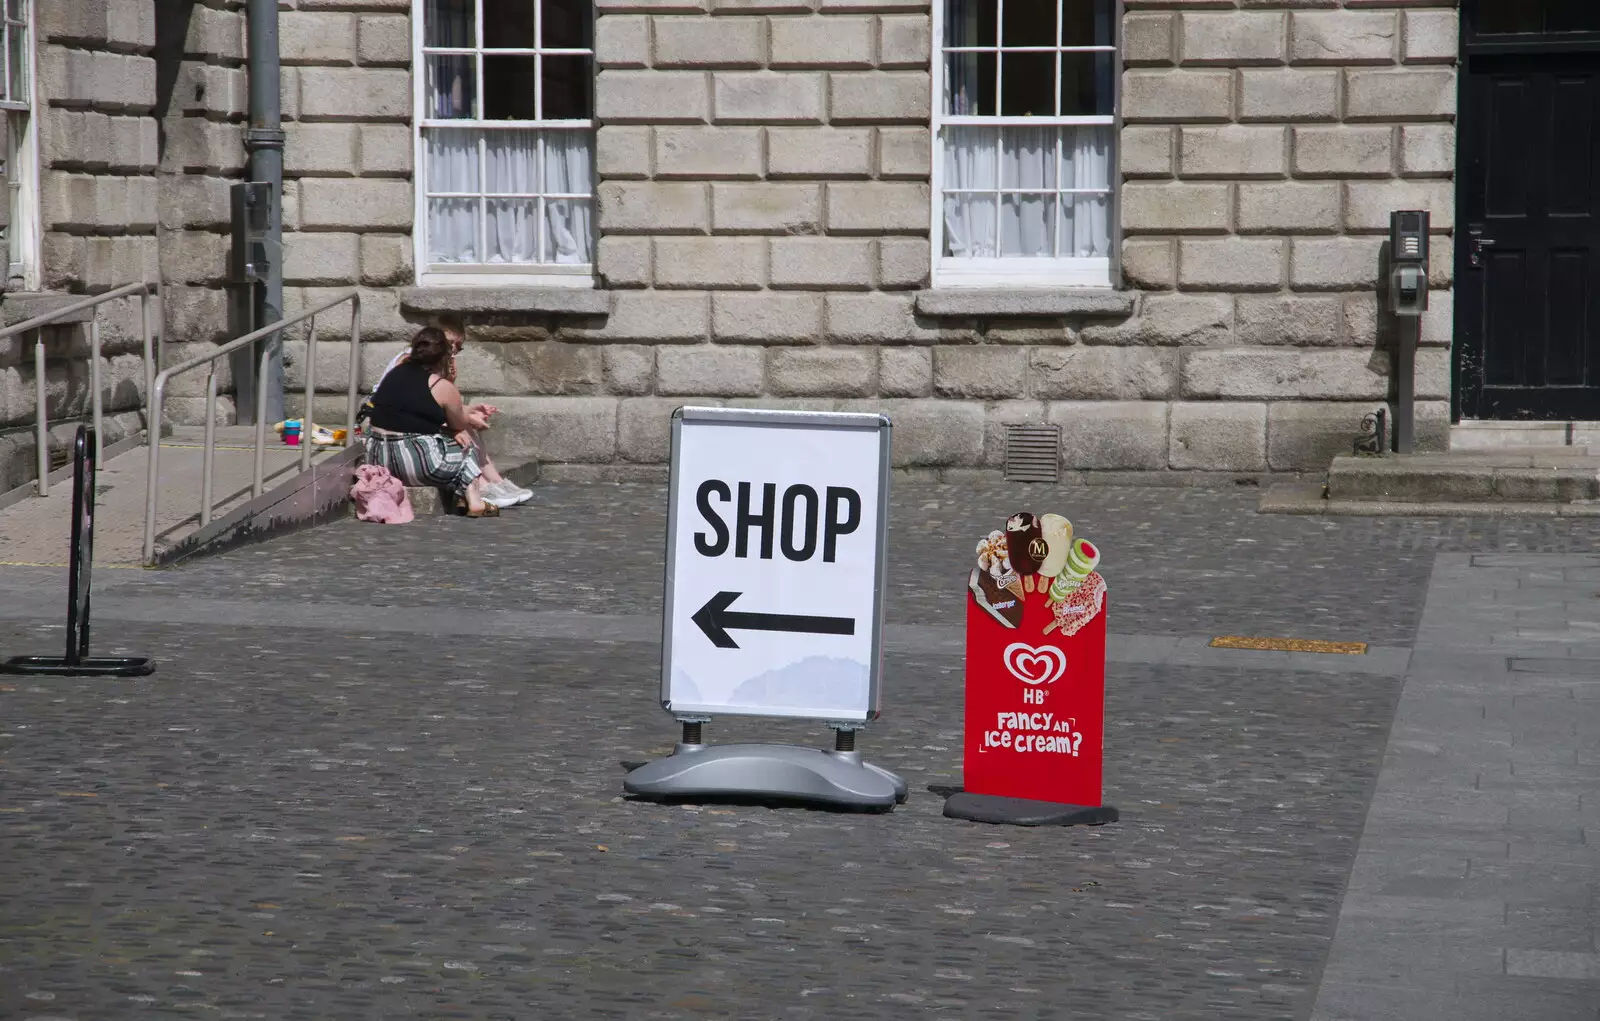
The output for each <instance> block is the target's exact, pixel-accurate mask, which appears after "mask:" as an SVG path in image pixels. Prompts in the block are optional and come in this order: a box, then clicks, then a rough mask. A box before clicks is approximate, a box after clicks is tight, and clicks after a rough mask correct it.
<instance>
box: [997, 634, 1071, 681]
mask: <svg viewBox="0 0 1600 1021" xmlns="http://www.w3.org/2000/svg"><path fill="white" fill-rule="evenodd" d="M1005 661H1006V669H1007V670H1009V671H1011V676H1013V677H1015V678H1016V679H1017V680H1019V681H1021V682H1022V683H1023V684H1054V683H1055V682H1056V681H1057V680H1058V679H1059V678H1060V677H1061V675H1062V674H1064V673H1066V672H1067V654H1066V653H1064V652H1062V651H1061V650H1060V649H1058V648H1056V647H1055V646H1054V645H1041V646H1039V647H1038V648H1034V647H1033V646H1031V645H1029V644H1027V643H1026V642H1013V643H1011V644H1010V645H1008V646H1006V651H1005Z"/></svg>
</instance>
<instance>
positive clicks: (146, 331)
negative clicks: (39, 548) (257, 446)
mask: <svg viewBox="0 0 1600 1021" xmlns="http://www.w3.org/2000/svg"><path fill="white" fill-rule="evenodd" d="M135 294H137V295H138V296H139V330H140V336H141V338H142V339H143V341H144V397H145V408H146V415H145V420H144V424H145V429H146V431H147V432H148V433H149V435H150V443H151V446H152V447H154V446H155V445H156V444H157V443H159V437H158V436H157V433H159V432H160V430H159V429H156V428H153V427H152V426H151V423H152V422H153V421H155V419H153V418H152V417H151V416H150V415H149V414H148V410H149V407H150V404H149V401H150V394H151V390H152V387H153V385H154V378H155V368H156V352H155V342H154V340H153V339H152V337H151V333H150V299H151V297H152V296H154V297H160V295H161V285H160V284H125V285H123V286H122V287H118V288H116V289H115V290H110V291H107V292H105V293H104V294H97V295H95V296H94V297H92V298H85V299H83V300H82V301H75V302H73V303H72V304H70V305H67V306H64V307H62V308H58V309H56V310H55V311H54V312H46V313H44V314H43V315H37V316H34V317H33V318H32V319H26V320H23V321H22V322H20V323H18V324H17V325H15V326H7V327H6V328H5V329H3V330H0V340H5V339H6V338H7V337H14V336H16V335H17V334H19V333H26V332H28V331H29V330H37V331H39V332H38V335H37V336H36V337H35V338H34V344H33V375H34V385H35V387H36V388H37V391H36V397H35V400H36V402H37V404H38V409H37V412H38V422H37V423H36V428H37V429H38V444H39V493H38V495H39V496H49V495H50V423H49V419H48V415H47V409H46V406H45V405H46V397H47V389H48V388H47V387H46V385H45V365H44V329H43V328H44V327H46V326H52V325H56V324H57V323H58V322H59V320H61V319H63V318H65V317H66V316H69V315H73V314H74V313H77V312H82V311H83V310H84V309H87V308H94V307H95V306H97V305H103V304H105V303H106V302H108V301H115V300H116V299H118V298H126V297H130V296H131V295H135ZM89 387H90V390H91V391H92V393H91V394H90V398H89V400H90V409H91V411H90V414H91V415H92V416H93V418H94V456H95V463H96V464H99V463H101V462H102V461H103V460H104V458H103V457H102V456H101V455H102V454H103V453H104V452H105V435H106V431H105V429H104V428H102V422H101V418H102V411H101V394H100V317H99V316H98V315H97V316H94V317H93V318H91V319H90V320H89Z"/></svg>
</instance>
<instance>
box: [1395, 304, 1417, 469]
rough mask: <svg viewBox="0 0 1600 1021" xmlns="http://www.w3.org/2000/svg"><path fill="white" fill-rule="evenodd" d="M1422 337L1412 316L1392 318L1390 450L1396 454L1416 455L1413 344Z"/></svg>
mask: <svg viewBox="0 0 1600 1021" xmlns="http://www.w3.org/2000/svg"><path fill="white" fill-rule="evenodd" d="M1421 335H1422V320H1421V319H1420V318H1418V317H1416V316H1396V317H1395V345H1396V348H1397V350H1396V351H1395V358H1394V385H1395V389H1396V391H1397V392H1396V394H1395V415H1394V450H1395V453H1397V454H1411V453H1415V451H1416V435H1417V412H1416V407H1417V343H1418V341H1419V340H1420V339H1421Z"/></svg>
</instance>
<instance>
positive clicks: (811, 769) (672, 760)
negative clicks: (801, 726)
mask: <svg viewBox="0 0 1600 1021" xmlns="http://www.w3.org/2000/svg"><path fill="white" fill-rule="evenodd" d="M622 789H623V790H625V791H627V792H628V793H629V794H633V795H637V796H639V797H644V798H685V799H692V798H754V799H769V798H770V799H772V800H775V801H799V802H809V803H814V804H821V805H831V806H839V807H845V808H878V809H890V808H893V807H894V806H895V805H898V804H900V803H902V802H904V801H905V800H906V782H905V781H904V780H902V779H900V778H899V777H898V776H895V775H894V774H893V773H891V772H889V771H888V770H885V769H879V768H878V767H877V766H874V765H872V764H871V763H867V762H862V761H861V753H860V752H834V751H822V750H821V749H817V748H799V747H795V746H793V745H771V744H726V745H703V744H702V745H689V744H680V745H678V746H677V748H676V749H674V751H673V753H672V754H671V755H669V756H667V757H666V758H664V759H656V760H655V761H654V762H647V763H645V764H644V765H642V766H640V767H639V768H637V769H635V770H633V771H631V772H630V773H628V775H627V776H626V777H624V778H623V781H622Z"/></svg>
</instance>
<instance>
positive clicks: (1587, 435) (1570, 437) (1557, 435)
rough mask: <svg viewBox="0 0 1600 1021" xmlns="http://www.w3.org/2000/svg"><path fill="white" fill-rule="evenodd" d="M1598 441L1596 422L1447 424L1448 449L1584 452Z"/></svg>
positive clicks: (1599, 441) (1599, 424) (1598, 427)
mask: <svg viewBox="0 0 1600 1021" xmlns="http://www.w3.org/2000/svg"><path fill="white" fill-rule="evenodd" d="M1596 444H1600V422H1566V421H1561V422H1460V423H1457V424H1456V425H1453V426H1451V427H1450V450H1451V452H1452V453H1455V452H1457V451H1463V452H1465V451H1475V452H1489V453H1492V452H1496V451H1502V450H1516V451H1518V452H1523V451H1526V450H1528V449H1541V450H1542V449H1550V448H1559V449H1563V450H1567V451H1578V452H1580V453H1586V452H1587V451H1588V448H1589V446H1590V445H1596Z"/></svg>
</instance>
